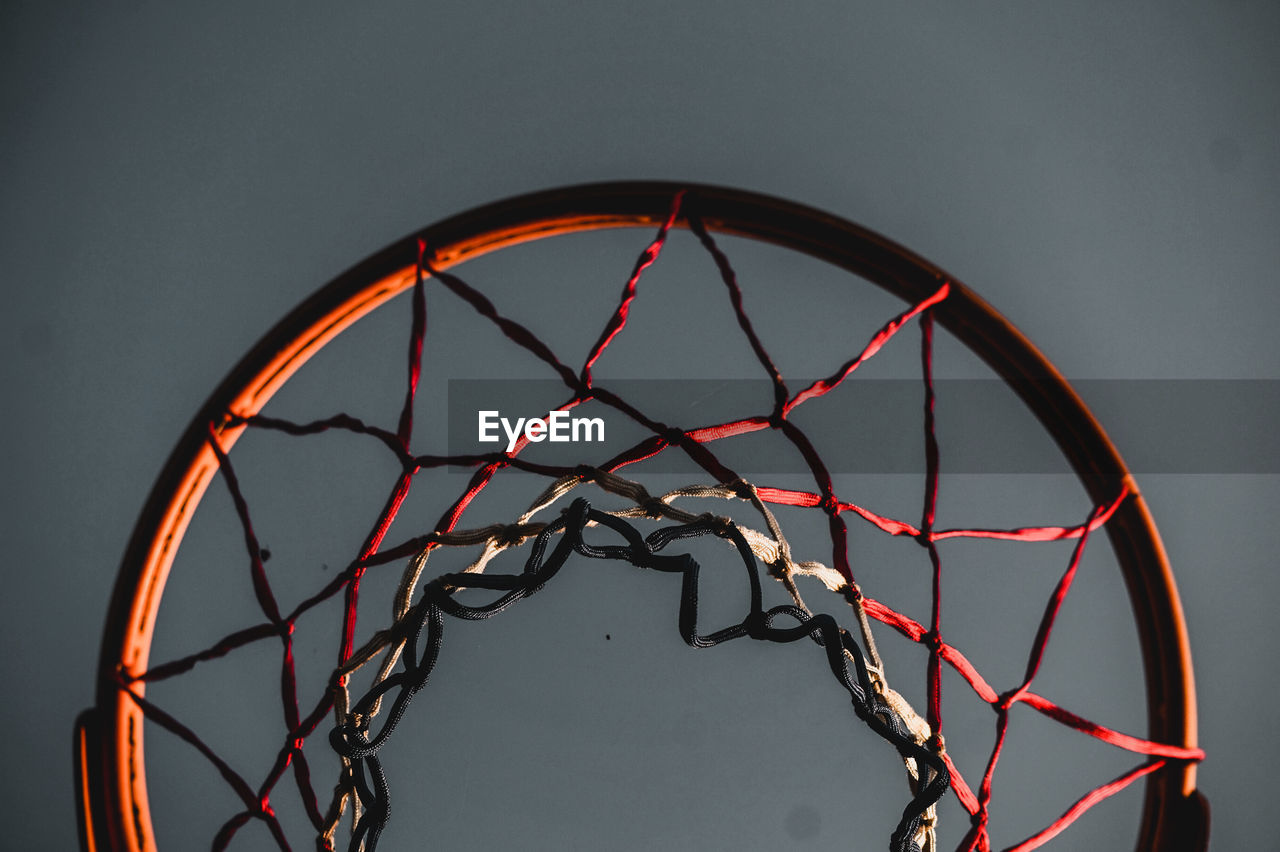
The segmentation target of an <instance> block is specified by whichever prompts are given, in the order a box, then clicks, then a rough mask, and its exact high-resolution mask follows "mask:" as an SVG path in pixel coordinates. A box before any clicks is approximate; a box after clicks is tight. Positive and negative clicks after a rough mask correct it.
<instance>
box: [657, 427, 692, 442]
mask: <svg viewBox="0 0 1280 852" xmlns="http://www.w3.org/2000/svg"><path fill="white" fill-rule="evenodd" d="M685 434H686V433H685V431H684V430H683V429H679V428H677V427H675V426H670V427H668V428H666V429H663V430H662V440H664V441H666V442H667V443H668V444H678V443H680V442H681V441H683V440H684V439H685Z"/></svg>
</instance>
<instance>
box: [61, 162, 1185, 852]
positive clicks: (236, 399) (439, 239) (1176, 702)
mask: <svg viewBox="0 0 1280 852" xmlns="http://www.w3.org/2000/svg"><path fill="white" fill-rule="evenodd" d="M680 190H686V191H687V193H688V197H689V199H690V200H692V201H694V202H695V203H696V204H697V210H698V214H699V216H700V217H701V218H702V219H703V221H704V222H705V224H706V226H707V228H708V230H711V231H713V232H718V233H727V234H733V235H737V236H744V237H749V238H753V239H757V240H762V241H766V242H770V243H775V244H778V245H781V246H783V247H786V248H789V249H792V250H795V251H799V252H803V253H805V254H808V255H811V256H813V257H816V258H818V259H820V260H824V261H827V262H828V263H831V264H834V265H836V266H838V267H841V268H844V269H846V270H848V271H850V272H853V273H855V274H857V275H860V276H862V277H863V278H866V279H868V280H869V281H872V282H873V283H875V284H878V285H879V286H881V287H883V288H884V289H886V290H888V291H889V292H891V293H893V294H895V295H897V296H899V297H901V298H903V299H904V300H906V301H908V302H913V303H914V302H918V301H920V300H922V299H924V298H925V297H927V296H928V295H930V294H931V293H932V292H934V291H935V290H936V289H937V288H938V287H939V286H940V285H941V283H942V282H944V281H949V282H950V283H951V288H952V289H951V295H950V296H949V297H948V298H947V299H946V300H945V301H944V302H942V303H941V304H939V305H938V306H937V307H936V308H935V309H934V312H935V317H936V319H937V321H938V322H939V323H940V324H941V325H942V326H943V327H945V328H946V329H948V330H949V331H950V332H951V333H952V334H954V335H955V336H956V337H957V338H958V339H960V340H961V342H963V343H964V344H965V345H966V346H967V347H968V348H969V349H970V350H971V351H973V352H974V353H975V354H977V355H978V356H979V357H980V358H982V360H983V361H985V362H986V363H987V364H988V365H989V366H990V367H991V368H992V369H993V370H994V371H995V372H996V373H997V374H998V375H999V376H1000V377H1001V378H1003V379H1004V380H1005V381H1006V382H1007V383H1008V384H1009V385H1010V386H1011V387H1012V388H1013V389H1014V390H1015V391H1016V392H1017V393H1018V395H1019V396H1020V397H1021V398H1022V399H1023V401H1024V402H1025V403H1026V405H1027V406H1028V408H1030V410H1031V411H1032V412H1033V413H1034V414H1035V416H1036V417H1037V418H1038V419H1039V421H1040V423H1041V424H1042V425H1043V426H1044V428H1045V429H1046V430H1047V431H1048V432H1049V433H1050V434H1051V435H1052V437H1053V438H1054V440H1055V442H1056V443H1057V444H1058V446H1059V447H1060V448H1061V450H1062V452H1063V454H1064V455H1065V456H1066V457H1067V459H1068V460H1069V462H1070V463H1071V465H1072V467H1073V469H1074V470H1075V471H1076V473H1077V475H1078V476H1079V477H1080V478H1081V480H1082V482H1083V484H1084V486H1085V488H1086V490H1087V492H1088V494H1089V496H1090V498H1091V499H1092V500H1093V501H1094V502H1095V503H1102V502H1105V501H1106V500H1108V499H1110V498H1111V497H1113V496H1114V494H1115V487H1116V485H1117V484H1118V483H1119V482H1120V481H1124V482H1126V483H1127V484H1128V485H1129V486H1130V488H1131V489H1132V491H1133V494H1134V497H1133V498H1132V499H1128V500H1126V501H1125V502H1124V503H1123V504H1122V505H1121V507H1120V509H1119V510H1118V511H1117V512H1116V514H1115V515H1114V516H1113V518H1112V520H1111V522H1110V523H1109V524H1108V525H1107V531H1108V534H1109V536H1110V538H1111V542H1112V546H1113V548H1114V550H1115V553H1116V556H1117V559H1118V561H1119V563H1120V567H1121V570H1122V572H1123V574H1124V578H1125V582H1126V586H1127V588H1128V591H1129V597H1130V601H1131V604H1132V607H1133V611H1134V618H1135V621H1136V622H1137V625H1138V631H1139V639H1140V642H1141V646H1142V657H1143V666H1144V671H1145V676H1146V684H1147V713H1148V732H1147V736H1148V737H1149V738H1150V739H1152V740H1156V741H1159V742H1166V743H1172V744H1177V745H1182V746H1187V747H1194V746H1195V745H1196V712H1195V694H1194V685H1193V678H1192V668H1191V655H1190V647H1189V644H1188V639H1187V632H1186V625H1185V622H1184V619H1183V615H1182V607H1181V604H1180V602H1179V599H1178V594H1177V589H1176V586H1175V583H1174V579H1173V574H1172V571H1171V570H1170V567H1169V563H1168V559H1167V557H1166V555H1165V552H1164V549H1163V547H1162V545H1161V543H1160V538H1159V535H1158V533H1157V531H1156V528H1155V525H1154V523H1153V521H1152V519H1151V516H1150V514H1149V512H1148V510H1147V507H1146V504H1145V502H1144V501H1143V499H1142V496H1141V493H1140V492H1139V491H1138V490H1137V487H1136V485H1135V484H1134V483H1133V481H1132V478H1131V477H1130V475H1129V474H1128V471H1127V469H1126V468H1125V466H1124V463H1123V461H1122V460H1121V458H1120V455H1119V453H1118V452H1117V450H1116V448H1115V447H1114V445H1112V443H1111V441H1110V440H1109V439H1108V437H1107V435H1106V433H1105V432H1104V431H1103V429H1102V427H1101V425H1100V424H1098V422H1097V421H1096V420H1095V419H1094V418H1093V416H1092V415H1091V414H1090V413H1089V411H1088V409H1087V408H1086V407H1085V405H1084V403H1083V402H1082V401H1081V400H1080V398H1079V397H1078V396H1077V395H1076V394H1075V392H1074V391H1073V390H1072V389H1071V387H1070V385H1069V384H1068V383H1067V382H1066V381H1065V379H1063V377H1062V376H1061V375H1060V374H1059V373H1058V372H1057V370H1056V369H1055V368H1054V367H1053V366H1052V365H1051V364H1050V363H1049V361H1048V360H1047V359H1045V357H1044V356H1043V355H1042V354H1041V353H1040V352H1039V351H1038V350H1037V349H1036V348H1035V346H1034V345H1033V344H1031V342H1030V341H1028V340H1027V339H1026V338H1025V337H1024V336H1023V335H1022V334H1021V333H1020V332H1019V331H1018V330H1017V329H1016V328H1014V326H1013V325H1012V324H1011V323H1009V322H1008V320H1006V319H1005V318H1004V317H1002V316H1001V315H1000V314H999V313H997V312H996V311H995V310H994V309H993V308H991V306H989V305H988V304H987V303H986V302H984V301H983V300H982V299H981V298H980V297H978V296H977V295H976V294H974V293H973V292H972V291H971V290H969V289H968V288H967V287H965V286H963V285H962V284H960V283H959V282H957V281H956V280H955V279H954V278H952V277H951V276H949V275H947V274H946V273H944V272H943V271H942V270H940V269H938V268H937V267H935V266H933V265H932V264H930V263H929V262H928V261H925V260H924V259H922V258H920V257H918V256H916V255H915V254H913V253H911V252H910V251H908V250H907V249H905V248H903V247H901V246H899V245H897V244H895V243H893V242H891V241H890V240H888V239H886V238H884V237H882V236H880V235H879V234H876V233H874V232H872V231H869V230H867V229H865V228H862V227H860V226H858V225H855V224H853V223H850V222H848V221H846V220H844V219H841V218H838V217H836V216H832V215H830V214H827V213H824V212H822V211H819V210H815V209H813V208H810V207H805V206H802V205H798V204H794V203H791V202H787V201H783V200H780V199H776V198H772V197H769V196H764V195H760V194H756V193H751V192H745V191H741V190H732V189H725V188H721V187H713V186H703V185H698V184H679V183H666V182H632V183H605V184H590V185H585V186H578V187H569V188H565V189H556V190H549V191H544V192H538V193H533V194H530V195H523V196H519V197H516V198H512V199H508V200H505V201H500V202H497V203H494V204H490V205H486V206H484V207H480V208H477V209H474V210H471V211H469V212H466V213H462V214H459V215H457V216H454V217H451V218H448V219H445V220H443V221H441V222H439V223H437V224H435V225H432V226H430V227H428V228H426V229H424V230H422V231H420V232H418V233H415V234H411V235H409V236H407V237H405V238H404V239H402V240H400V241H398V242H396V243H394V244H393V245H391V246H389V247H387V248H386V249H383V250H382V251H380V252H378V253H377V254H375V255H373V256H372V257H370V258H368V259H367V260H365V261H363V262H361V263H360V264H358V265H356V266H355V267H353V268H352V269H350V270H348V271H347V272H345V273H343V274H342V275H340V276H339V277H337V278H336V279H334V280H333V281H331V282H330V283H329V284H328V285H326V286H325V287H323V288H322V289H321V290H319V291H318V292H316V293H315V294H314V295H313V296H311V297H310V298H309V299H307V300H306V301H305V302H303V303H302V304H301V305H300V306H299V307H298V308H297V309H295V310H294V311H293V312H292V313H290V314H289V315H288V316H287V317H285V318H284V319H283V320H281V321H280V322H279V323H278V324H277V325H276V326H275V327H274V328H273V329H272V330H271V331H270V332H269V333H268V334H267V335H266V336H265V337H264V338H263V339H262V341H261V342H259V343H258V344H257V345H256V346H255V347H254V348H253V349H252V350H251V351H250V352H249V354H248V355H246V356H245V357H244V358H243V359H242V360H241V361H240V363H239V364H238V365H237V366H236V367H235V369H233V370H232V371H231V374H230V375H229V376H228V377H227V378H226V379H225V380H224V381H223V382H222V384H221V385H219V386H218V388H217V390H215V391H214V393H213V394H212V396H211V397H210V398H209V401H208V402H207V403H205V405H204V407H203V408H202V409H201V410H200V412H199V413H198V414H197V415H196V417H195V419H194V420H193V421H192V424H191V425H190V426H189V427H188V429H187V431H186V432H185V434H184V435H183V437H182V439H181V440H180V441H179V443H178V445H177V447H176V448H175V449H174V451H173V453H172V454H171V455H170V457H169V459H168V462H167V463H166V465H165V467H164V469H163V471H162V473H161V474H160V476H159V478H158V480H157V482H156V484H155V485H154V487H153V488H152V491H151V493H150V495H149V497H148V500H147V503H146V505H145V508H144V509H143V512H142V514H141V516H140V518H139V521H138V524H137V526H136V527H135V529H134V533H133V536H132V538H131V540H130V544H129V546H128V549H127V550H126V553H125V557H124V561H123V563H122V565H121V568H120V573H119V575H118V577H117V580H116V585H115V589H114V592H113V595H112V599H111V605H110V609H109V611H108V616H107V624H106V630H105V635H104V639H103V644H102V653H101V658H100V662H99V670H98V684H97V704H96V707H95V708H93V709H92V710H89V711H86V713H85V714H84V715H83V716H82V717H81V720H80V722H79V723H78V724H77V731H76V744H77V745H76V775H77V788H78V789H77V800H78V803H79V805H80V813H81V825H82V838H83V842H84V845H85V848H86V849H90V850H94V849H111V850H131V852H134V851H135V850H136V852H144V850H154V849H155V843H154V840H153V838H152V834H151V821H150V812H149V808H148V805H147V796H146V773H145V766H144V765H143V735H142V728H143V726H142V717H141V713H140V711H139V710H138V709H137V707H136V705H134V704H133V703H132V702H131V701H130V700H129V699H128V698H127V697H125V696H124V695H123V694H122V692H121V690H120V689H119V687H118V682H117V674H118V672H120V671H122V670H123V671H134V672H136V671H143V670H145V668H146V666H147V659H148V654H149V652H150V645H151V638H152V630H153V627H154V623H155V617H156V614H157V611H158V609H159V604H160V599H161V596H162V594H163V590H164V585H165V581H166V579H167V576H168V571H169V567H170V565H171V563H172V560H173V556H174V554H175V553H176V550H177V548H178V545H179V544H180V542H181V539H182V536H183V533H184V531H185V529H186V526H187V523H188V521H189V519H190V518H191V516H192V514H193V513H194V511H195V508H196V506H197V505H198V504H199V502H200V498H201V496H202V495H203V492H204V489H205V488H206V486H207V485H208V483H209V482H210V480H211V479H212V478H213V475H214V474H215V472H216V470H217V461H216V458H215V457H214V454H213V451H212V449H211V448H210V447H209V445H208V431H207V430H208V424H209V423H211V422H212V423H223V422H224V417H225V414H226V412H228V411H232V410H234V411H236V412H237V413H239V414H242V415H243V414H252V413H256V412H257V411H259V410H260V409H261V408H262V407H263V406H264V405H265V404H266V402H267V401H268V400H269V399H270V398H271V396H272V395H273V394H274V393H275V391H276V390H277V389H279V388H280V387H281V386H282V385H283V384H284V382H285V381H287V379H288V378H289V376H290V375H292V373H293V372H294V371H296V370H297V369H298V368H299V367H301V366H302V364H303V363H305V362H306V360H307V359H308V358H309V357H310V356H311V355H312V354H314V353H315V352H316V351H318V350H319V349H320V348H321V347H323V346H324V345H325V344H326V343H327V342H328V341H329V340H331V339H332V338H333V337H335V336H337V335H338V334H339V333H341V331H342V330H344V329H345V328H346V327H347V326H349V325H351V324H352V323H354V322H355V321H356V320H357V319H359V318H360V317H362V316H364V315H365V314H366V313H368V312H369V311H371V310H373V309H374V308H376V307H378V306H379V305H381V304H382V303H384V302H386V301H387V300H389V299H390V298H392V297H393V296H395V295H397V294H398V293H400V292H402V291H403V290H405V289H407V288H408V287H409V286H411V285H412V283H413V280H414V275H415V269H416V266H415V264H416V259H417V252H418V245H419V241H420V240H421V241H424V242H425V244H426V245H427V246H429V247H430V249H431V250H432V251H433V252H434V260H433V264H434V265H435V266H436V267H437V268H439V269H442V270H443V269H448V268H450V267H452V266H454V265H456V264H458V263H461V262H463V261H465V260H467V259H470V258H473V257H478V256H480V255H483V254H486V253H488V252H491V251H495V250H498V249H501V248H504V247H507V246H510V245H514V244H517V243H521V242H526V241H529V240H536V239H542V238H545V237H550V236H555V235H559V234H569V233H575V232H581V231H589V230H595V229H601V228H621V227H649V226H656V225H657V224H659V223H660V222H661V221H662V220H663V219H664V218H665V217H666V215H667V213H668V210H669V207H670V202H671V199H672V197H673V195H674V194H675V193H676V192H678V191H680ZM685 226H686V223H685V222H684V221H683V220H679V221H677V227H685ZM241 431H243V427H238V428H232V427H225V426H224V427H223V428H222V429H220V430H219V433H218V434H219V442H220V444H221V446H222V448H223V449H224V450H229V449H230V447H231V446H232V444H234V442H235V440H236V439H237V437H238V436H239V434H240V432H241ZM1207 825H1208V811H1207V806H1206V805H1205V803H1204V799H1203V797H1202V796H1200V794H1199V793H1197V792H1196V790H1195V765H1194V764H1192V763H1183V764H1180V765H1171V766H1168V767H1166V768H1165V769H1164V770H1162V771H1160V772H1157V773H1154V774H1153V775H1151V776H1149V778H1148V781H1147V783H1146V799H1145V805H1144V814H1143V822H1142V829H1141V832H1140V835H1139V842H1138V848H1139V849H1172V848H1177V849H1196V848H1203V847H1204V845H1205V843H1206V842H1207Z"/></svg>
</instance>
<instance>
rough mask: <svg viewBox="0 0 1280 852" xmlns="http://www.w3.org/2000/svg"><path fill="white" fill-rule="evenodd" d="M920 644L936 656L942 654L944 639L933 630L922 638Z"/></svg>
mask: <svg viewBox="0 0 1280 852" xmlns="http://www.w3.org/2000/svg"><path fill="white" fill-rule="evenodd" d="M920 644H922V645H924V646H925V647H926V648H928V649H929V650H930V651H932V652H933V653H935V654H940V653H942V637H941V636H939V635H938V634H937V633H935V632H934V631H932V630H930V631H929V632H928V633H926V634H924V635H923V636H921V637H920Z"/></svg>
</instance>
